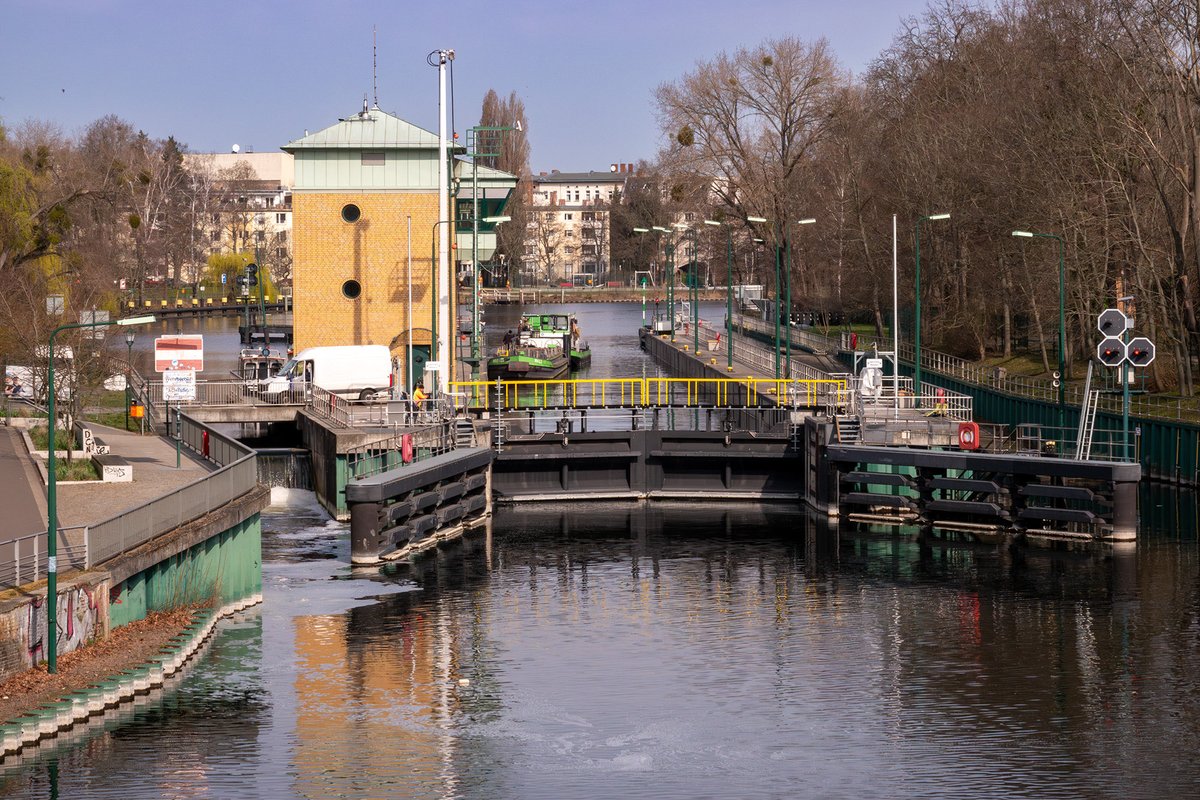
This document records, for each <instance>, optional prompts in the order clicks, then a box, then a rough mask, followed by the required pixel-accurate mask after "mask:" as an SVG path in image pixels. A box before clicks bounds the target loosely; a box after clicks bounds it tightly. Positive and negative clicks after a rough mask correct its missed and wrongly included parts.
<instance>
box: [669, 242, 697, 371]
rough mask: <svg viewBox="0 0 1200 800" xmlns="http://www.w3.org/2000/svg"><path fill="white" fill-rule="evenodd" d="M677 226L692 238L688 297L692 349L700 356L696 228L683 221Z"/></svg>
mask: <svg viewBox="0 0 1200 800" xmlns="http://www.w3.org/2000/svg"><path fill="white" fill-rule="evenodd" d="M675 227H676V228H679V229H680V230H681V231H683V237H684V238H685V239H689V238H690V239H691V240H692V263H691V269H689V270H688V282H689V284H690V285H689V287H688V297H690V298H691V301H692V349H693V351H694V352H695V354H696V356H697V357H699V356H700V285H699V283H698V281H697V280H696V258H697V254H696V251H697V247H696V245H697V238H696V229H695V228H689V227H688V226H687V225H683V224H681V223H676V224H675Z"/></svg>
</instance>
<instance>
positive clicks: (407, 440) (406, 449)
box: [400, 433, 413, 464]
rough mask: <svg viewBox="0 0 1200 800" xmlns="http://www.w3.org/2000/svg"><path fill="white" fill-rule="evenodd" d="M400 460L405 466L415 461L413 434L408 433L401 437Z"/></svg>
mask: <svg viewBox="0 0 1200 800" xmlns="http://www.w3.org/2000/svg"><path fill="white" fill-rule="evenodd" d="M400 458H401V459H402V460H403V461H404V463H405V464H411V463H412V460H413V442H412V434H411V433H406V434H404V435H403V436H401V437H400Z"/></svg>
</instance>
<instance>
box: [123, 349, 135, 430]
mask: <svg viewBox="0 0 1200 800" xmlns="http://www.w3.org/2000/svg"><path fill="white" fill-rule="evenodd" d="M134 338H135V337H134V333H133V331H131V330H129V331H125V353H126V355H125V430H129V398H130V393H129V381H130V380H131V378H132V373H133V340H134Z"/></svg>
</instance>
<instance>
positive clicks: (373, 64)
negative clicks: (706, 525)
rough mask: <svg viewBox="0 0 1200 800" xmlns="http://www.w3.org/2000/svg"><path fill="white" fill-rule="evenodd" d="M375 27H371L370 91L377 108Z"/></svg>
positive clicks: (377, 79)
mask: <svg viewBox="0 0 1200 800" xmlns="http://www.w3.org/2000/svg"><path fill="white" fill-rule="evenodd" d="M377 53H378V48H376V46H375V26H374V25H372V26H371V91H372V93H373V94H374V95H375V107H376V108H379V78H378V76H379V71H378V70H377V69H376V55H377Z"/></svg>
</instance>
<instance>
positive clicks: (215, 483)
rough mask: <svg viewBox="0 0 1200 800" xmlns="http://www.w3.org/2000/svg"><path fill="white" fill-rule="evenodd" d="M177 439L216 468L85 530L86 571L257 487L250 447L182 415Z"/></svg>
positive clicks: (253, 454) (252, 450) (256, 473)
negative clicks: (188, 482)
mask: <svg viewBox="0 0 1200 800" xmlns="http://www.w3.org/2000/svg"><path fill="white" fill-rule="evenodd" d="M205 432H207V436H205ZM180 436H181V437H182V439H181V443H182V444H184V445H186V446H187V447H188V449H189V450H192V451H193V452H195V453H197V454H198V455H200V457H201V458H204V459H205V460H206V461H208V462H210V463H212V464H213V465H215V466H216V467H217V469H216V470H215V471H213V472H210V473H208V474H206V475H205V476H204V477H203V478H200V479H199V480H197V481H195V482H193V483H190V484H188V485H187V486H183V487H181V488H179V489H176V490H175V491H173V492H170V493H169V494H166V495H163V496H162V497H159V498H156V499H154V500H151V501H150V502H148V503H144V504H142V505H140V506H137V507H136V508H131V509H129V510H127V511H123V512H121V513H120V514H117V515H115V516H113V517H110V518H109V519H106V520H104V521H103V522H99V523H97V524H95V525H91V526H89V527H88V531H87V553H88V563H87V566H88V567H92V566H95V565H96V564H101V563H103V562H105V561H107V560H108V559H110V558H113V557H114V556H117V555H120V554H121V553H123V552H126V551H127V550H130V549H132V548H134V547H137V546H138V545H140V544H142V543H144V542H147V541H149V540H151V539H153V538H155V537H156V536H160V535H162V534H163V533H166V532H167V531H169V530H172V529H174V528H177V527H179V526H181V525H185V524H187V523H188V522H191V521H192V520H194V519H199V518H200V517H202V516H204V515H205V514H207V513H208V512H209V511H211V510H212V509H214V508H219V507H220V506H222V505H224V504H226V503H228V502H230V501H232V500H234V499H235V498H237V497H240V496H242V495H243V494H245V493H246V492H248V491H250V490H252V489H253V488H254V487H255V486H257V485H258V466H257V463H256V461H255V458H256V454H255V451H254V449H253V448H251V447H247V446H246V445H244V444H242V443H241V442H239V441H238V440H236V439H234V438H232V437H229V436H225V435H224V434H222V433H220V432H218V431H216V430H213V429H212V428H209V427H208V426H206V425H205V424H204V423H202V422H199V421H197V420H194V419H192V418H191V417H189V416H188V415H187V414H181V415H180ZM206 440H207V446H206Z"/></svg>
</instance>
